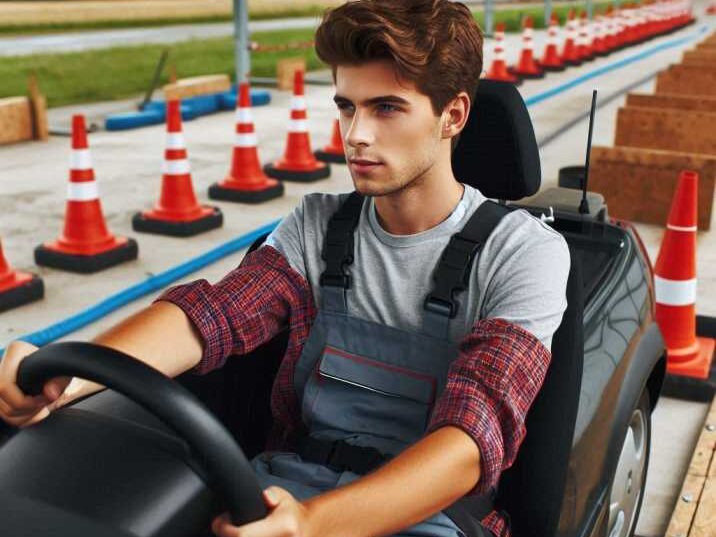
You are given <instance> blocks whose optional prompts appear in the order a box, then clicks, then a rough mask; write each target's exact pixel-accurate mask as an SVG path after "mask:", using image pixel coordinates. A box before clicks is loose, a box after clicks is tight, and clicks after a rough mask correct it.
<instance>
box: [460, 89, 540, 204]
mask: <svg viewBox="0 0 716 537" xmlns="http://www.w3.org/2000/svg"><path fill="white" fill-rule="evenodd" d="M452 168H453V173H454V174H455V177H456V178H457V180H458V181H461V182H463V183H466V184H468V185H471V186H474V187H475V188H477V189H478V190H479V191H480V192H482V193H483V194H484V195H485V196H487V197H488V198H493V199H501V200H512V201H516V200H519V199H522V198H524V197H525V196H531V195H532V194H535V193H536V192H537V191H538V190H539V187H540V182H541V180H542V172H541V170H540V160H539V149H538V148H537V141H536V139H535V133H534V129H533V128H532V120H531V119H530V115H529V112H528V111H527V107H526V106H525V102H524V101H523V100H522V96H521V95H520V93H519V92H518V91H517V89H516V88H515V87H514V85H512V84H510V83H508V82H497V81H494V80H480V82H479V84H478V88H477V94H476V97H475V99H474V102H473V103H472V107H471V110H470V116H469V117H468V120H467V124H466V125H465V128H464V129H463V131H462V134H461V136H460V141H459V142H458V144H457V147H456V148H455V151H454V152H453V155H452Z"/></svg>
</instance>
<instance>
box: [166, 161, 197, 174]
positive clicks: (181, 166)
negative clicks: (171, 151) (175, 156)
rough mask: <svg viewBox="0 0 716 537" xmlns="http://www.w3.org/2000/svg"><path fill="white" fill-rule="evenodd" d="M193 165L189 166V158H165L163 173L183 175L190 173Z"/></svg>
mask: <svg viewBox="0 0 716 537" xmlns="http://www.w3.org/2000/svg"><path fill="white" fill-rule="evenodd" d="M190 171H191V167H190V166H189V160H188V159H181V160H165V161H164V162H162V173H166V174H167V175H181V174H185V173H189V172H190Z"/></svg>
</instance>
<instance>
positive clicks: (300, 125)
mask: <svg viewBox="0 0 716 537" xmlns="http://www.w3.org/2000/svg"><path fill="white" fill-rule="evenodd" d="M288 132H308V121H306V120H305V119H292V120H291V121H289V122H288Z"/></svg>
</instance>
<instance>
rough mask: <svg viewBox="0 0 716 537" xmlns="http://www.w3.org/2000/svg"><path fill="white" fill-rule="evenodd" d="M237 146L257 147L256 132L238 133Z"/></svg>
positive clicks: (235, 140)
mask: <svg viewBox="0 0 716 537" xmlns="http://www.w3.org/2000/svg"><path fill="white" fill-rule="evenodd" d="M234 146H235V147H256V134H254V133H244V134H237V135H236V137H235V138H234Z"/></svg>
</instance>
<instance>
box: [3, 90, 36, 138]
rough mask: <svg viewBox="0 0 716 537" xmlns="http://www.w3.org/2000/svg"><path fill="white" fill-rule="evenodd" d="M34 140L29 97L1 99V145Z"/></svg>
mask: <svg viewBox="0 0 716 537" xmlns="http://www.w3.org/2000/svg"><path fill="white" fill-rule="evenodd" d="M31 139H32V112H31V109H30V99H28V98H27V97H7V98H5V99H0V144H10V143H13V142H22V141H25V140H31Z"/></svg>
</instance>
